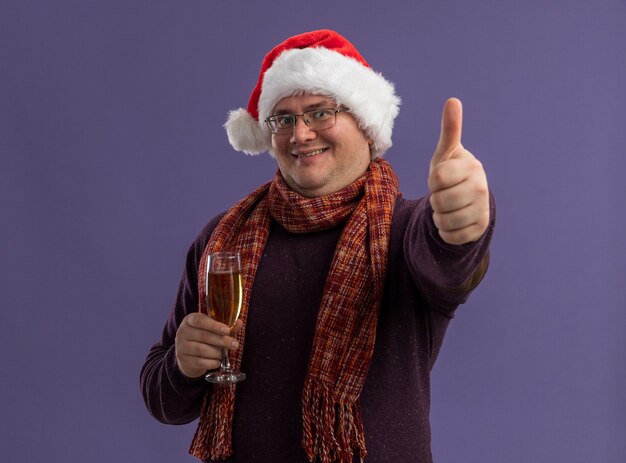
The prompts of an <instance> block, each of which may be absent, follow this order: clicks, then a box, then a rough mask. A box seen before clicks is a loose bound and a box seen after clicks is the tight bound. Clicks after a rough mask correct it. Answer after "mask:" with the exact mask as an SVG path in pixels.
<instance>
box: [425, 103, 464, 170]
mask: <svg viewBox="0 0 626 463" xmlns="http://www.w3.org/2000/svg"><path fill="white" fill-rule="evenodd" d="M462 128H463V105H462V104H461V100H459V99H458V98H450V99H448V101H446V102H445V104H444V105H443V113H442V115H441V133H440V135H439V142H438V143H437V148H436V149H435V154H433V158H432V161H431V166H433V167H434V166H436V165H437V164H439V163H440V162H442V161H445V160H446V159H448V158H449V157H450V154H451V153H452V151H453V150H454V148H456V147H457V146H459V145H460V144H461V130H462Z"/></svg>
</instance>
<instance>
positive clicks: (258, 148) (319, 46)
mask: <svg viewBox="0 0 626 463" xmlns="http://www.w3.org/2000/svg"><path fill="white" fill-rule="evenodd" d="M301 94H320V95H326V96H330V97H332V98H333V99H334V100H335V102H336V103H337V104H338V105H342V106H345V107H347V108H349V109H350V113H351V114H352V115H353V116H354V117H355V119H356V121H357V123H358V124H359V127H360V128H361V129H362V130H363V131H364V133H365V135H366V136H367V137H368V138H370V139H372V141H373V146H372V149H371V152H372V159H373V158H375V157H377V156H380V155H382V154H383V153H384V152H385V151H387V149H389V148H390V147H391V144H392V143H391V133H392V131H393V122H394V120H395V118H396V116H397V115H398V111H399V105H400V98H399V97H398V96H397V95H396V93H395V90H394V86H393V84H392V83H391V82H389V81H388V80H386V79H385V78H384V77H383V76H382V75H381V74H379V73H377V72H374V71H373V70H372V69H371V68H370V66H369V64H367V62H366V61H365V59H364V58H363V57H362V56H361V55H360V54H359V52H358V51H357V49H356V48H355V47H354V45H352V44H351V43H350V42H348V41H347V40H346V39H345V38H344V37H342V36H341V35H339V34H338V33H337V32H335V31H330V30H319V31H313V32H307V33H304V34H300V35H296V36H294V37H290V38H289V39H287V40H285V41H284V42H283V43H281V44H280V45H278V46H276V47H275V48H274V49H272V51H270V52H269V53H268V54H267V55H266V56H265V59H264V60H263V64H262V65H261V72H260V74H259V80H258V81H257V84H256V87H255V88H254V90H253V91H252V94H251V95H250V101H249V102H248V109H247V110H246V109H243V108H239V109H236V110H233V111H230V113H229V115H228V120H227V121H226V124H225V125H224V127H226V132H227V134H228V141H229V142H230V144H231V145H232V146H233V148H235V149H236V150H237V151H243V152H244V153H247V154H259V153H262V152H264V151H268V150H270V148H271V132H270V130H269V127H267V124H266V123H265V119H266V118H267V117H268V116H271V115H272V110H273V109H274V106H275V105H276V103H278V102H279V101H280V100H281V99H283V98H285V97H288V96H293V95H301Z"/></svg>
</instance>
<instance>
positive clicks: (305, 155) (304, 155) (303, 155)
mask: <svg viewBox="0 0 626 463" xmlns="http://www.w3.org/2000/svg"><path fill="white" fill-rule="evenodd" d="M327 149H328V148H320V149H317V150H313V151H307V152H305V153H291V154H292V155H293V156H295V157H297V158H310V157H313V156H317V155H318V154H321V153H323V152H324V151H326V150H327Z"/></svg>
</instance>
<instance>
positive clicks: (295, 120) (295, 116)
mask: <svg viewBox="0 0 626 463" xmlns="http://www.w3.org/2000/svg"><path fill="white" fill-rule="evenodd" d="M316 111H329V112H332V113H333V119H332V121H333V123H332V124H331V125H329V126H328V127H324V128H323V129H312V128H311V125H310V123H311V119H307V118H306V117H304V116H305V115H306V114H309V113H314V112H316ZM346 111H350V109H349V108H315V109H310V110H309V111H305V112H303V113H302V114H273V115H271V116H268V117H267V118H266V119H265V123H266V124H267V126H268V127H269V129H270V132H272V133H273V134H274V135H286V134H288V133H292V132H293V129H294V127H295V126H296V124H297V123H298V118H301V119H302V121H303V122H304V123H305V124H306V126H307V127H308V128H309V130H314V131H316V132H318V131H320V130H326V129H330V128H331V127H334V126H335V124H336V123H337V113H343V112H346ZM285 116H292V117H293V124H292V125H291V126H290V127H286V128H285V129H279V128H278V127H277V128H276V129H274V128H273V127H272V123H271V120H273V119H276V118H278V117H285ZM278 130H284V131H283V132H279V131H278Z"/></svg>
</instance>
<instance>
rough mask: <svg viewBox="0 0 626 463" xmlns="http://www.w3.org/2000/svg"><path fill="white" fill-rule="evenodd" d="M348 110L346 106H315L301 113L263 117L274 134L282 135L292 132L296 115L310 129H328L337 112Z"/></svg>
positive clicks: (333, 121) (296, 118)
mask: <svg viewBox="0 0 626 463" xmlns="http://www.w3.org/2000/svg"><path fill="white" fill-rule="evenodd" d="M344 111H349V109H348V108H317V109H312V110H310V111H306V112H304V113H302V114H278V115H275V116H270V117H268V118H267V119H265V122H266V123H267V125H268V127H269V128H270V130H271V131H272V133H274V134H278V135H282V134H286V133H292V131H293V128H294V127H295V126H296V121H297V120H298V117H301V118H302V120H303V121H304V123H305V124H306V125H307V126H308V127H309V129H311V130H324V129H330V128H331V127H332V126H334V125H335V122H337V113H341V112H344Z"/></svg>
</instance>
